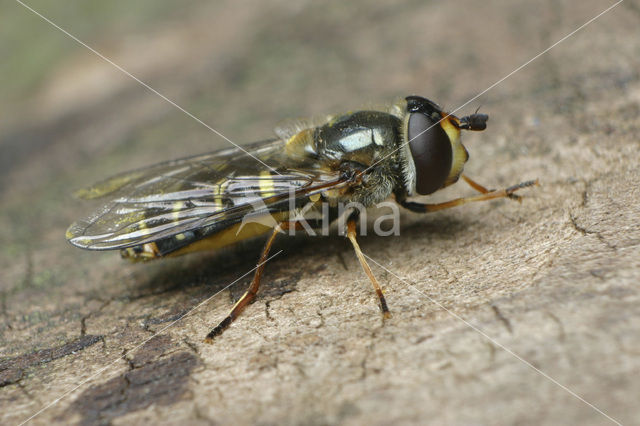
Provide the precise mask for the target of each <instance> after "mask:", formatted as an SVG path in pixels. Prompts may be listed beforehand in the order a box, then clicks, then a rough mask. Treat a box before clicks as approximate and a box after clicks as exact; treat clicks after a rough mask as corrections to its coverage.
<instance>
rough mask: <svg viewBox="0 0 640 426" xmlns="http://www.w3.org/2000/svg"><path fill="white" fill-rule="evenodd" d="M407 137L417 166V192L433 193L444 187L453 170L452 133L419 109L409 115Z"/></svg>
mask: <svg viewBox="0 0 640 426" xmlns="http://www.w3.org/2000/svg"><path fill="white" fill-rule="evenodd" d="M407 137H408V138H409V139H408V140H409V141H410V142H409V148H410V149H411V156H412V157H413V162H414V164H415V166H416V192H417V193H418V194H420V195H428V194H432V193H434V192H436V191H437V190H438V189H440V188H442V186H443V185H444V183H445V181H446V180H447V177H449V172H450V171H451V160H452V158H453V151H452V149H451V143H450V142H449V136H447V133H446V132H445V131H444V129H443V128H442V126H440V124H439V123H438V120H434V119H432V118H431V117H429V116H427V115H424V114H422V113H418V112H416V113H412V114H411V115H410V116H409V123H408V129H407Z"/></svg>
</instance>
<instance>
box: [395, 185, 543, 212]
mask: <svg viewBox="0 0 640 426" xmlns="http://www.w3.org/2000/svg"><path fill="white" fill-rule="evenodd" d="M471 182H473V181H471ZM474 184H475V182H474ZM476 185H477V184H476ZM533 185H538V180H537V179H536V180H529V181H526V182H522V183H519V184H517V185H513V186H510V187H508V188H505V189H498V190H494V191H489V190H486V189H485V188H484V187H482V186H480V185H478V187H480V188H482V189H485V190H486V191H487V192H484V193H482V194H480V195H476V196H474V197H463V198H456V199H454V200H450V201H445V202H444V203H437V204H422V203H414V202H412V201H407V200H404V199H399V200H398V203H399V204H400V205H401V206H402V207H404V208H406V209H409V210H411V211H413V212H417V213H429V212H435V211H438V210H444V209H449V208H451V207H456V206H461V205H462V204H467V203H471V202H474V201H486V200H493V199H495V198H505V197H506V198H511V196H512V195H513V193H514V192H516V191H517V190H519V189H522V188H526V187H529V186H533ZM472 186H473V185H472ZM474 188H475V187H474ZM476 189H477V188H476ZM477 190H478V191H479V192H482V191H480V190H479V189H477Z"/></svg>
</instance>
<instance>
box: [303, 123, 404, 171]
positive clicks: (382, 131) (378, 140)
mask: <svg viewBox="0 0 640 426" xmlns="http://www.w3.org/2000/svg"><path fill="white" fill-rule="evenodd" d="M400 123H401V122H400V120H399V119H398V118H397V117H395V116H393V115H391V114H388V113H386V112H382V111H357V112H353V113H349V114H345V115H341V116H338V117H335V118H333V119H332V120H329V121H328V122H327V123H325V124H324V125H322V126H318V127H316V128H315V129H314V132H313V140H314V143H315V144H316V152H317V153H318V156H319V158H320V160H324V161H332V162H337V163H343V162H347V161H350V162H354V163H358V164H362V165H364V166H367V167H368V166H370V165H372V164H374V163H375V162H376V161H378V160H380V159H381V158H383V157H384V156H386V155H388V154H389V153H391V152H392V151H393V150H394V149H395V146H396V143H397V140H398V138H399V126H400Z"/></svg>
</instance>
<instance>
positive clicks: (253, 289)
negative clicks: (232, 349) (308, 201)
mask: <svg viewBox="0 0 640 426" xmlns="http://www.w3.org/2000/svg"><path fill="white" fill-rule="evenodd" d="M290 226H296V225H295V223H290V222H282V223H280V224H279V225H278V226H276V227H275V228H273V232H272V233H271V236H270V237H269V239H268V240H267V242H266V243H265V245H264V248H263V249H262V254H261V255H260V260H259V261H258V267H257V268H256V272H255V273H254V275H253V281H251V285H250V286H249V289H248V290H247V291H246V292H245V293H244V294H243V295H242V297H241V298H240V299H238V301H237V302H236V304H235V305H233V308H231V311H229V314H228V315H227V316H226V317H225V319H223V320H222V321H220V323H219V324H218V325H217V326H215V328H214V329H213V330H211V331H210V332H209V334H207V337H205V339H204V341H205V343H213V339H214V338H215V337H216V336H218V335H220V334H222V332H223V331H225V330H226V329H227V328H228V327H229V326H230V325H231V323H232V322H233V321H234V320H235V319H236V318H237V317H238V316H239V315H240V314H241V313H242V311H244V309H245V308H246V307H247V305H248V304H249V303H251V302H252V301H253V299H254V298H255V297H256V294H257V293H258V289H259V288H260V279H261V278H262V273H263V272H264V266H265V263H266V262H267V257H268V256H269V251H270V250H271V246H272V245H273V242H274V241H275V239H276V235H278V232H280V231H282V230H287V229H289V227H290Z"/></svg>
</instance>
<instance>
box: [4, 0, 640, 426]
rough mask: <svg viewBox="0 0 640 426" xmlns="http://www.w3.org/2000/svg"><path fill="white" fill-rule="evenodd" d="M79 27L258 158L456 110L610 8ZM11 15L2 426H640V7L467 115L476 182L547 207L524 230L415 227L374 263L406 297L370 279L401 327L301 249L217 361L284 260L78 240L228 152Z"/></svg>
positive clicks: (323, 250) (167, 20)
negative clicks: (87, 191) (359, 123)
mask: <svg viewBox="0 0 640 426" xmlns="http://www.w3.org/2000/svg"><path fill="white" fill-rule="evenodd" d="M76 3H77V4H76ZM30 4H31V3H30ZM79 4H80V2H75V3H70V4H69V5H68V6H65V7H64V8H62V9H60V8H58V7H57V6H54V4H53V3H51V2H44V1H43V2H33V4H32V6H33V7H34V8H36V9H37V10H39V11H40V12H41V13H43V14H44V15H46V16H48V17H49V18H50V19H52V20H53V21H54V22H56V23H57V24H59V25H61V26H62V27H64V28H65V29H67V30H68V31H70V32H71V33H73V34H75V35H76V36H78V37H79V38H80V39H82V40H83V41H85V42H87V43H89V44H90V45H91V46H93V47H94V48H95V49H97V50H98V51H100V52H102V53H103V54H104V55H106V56H108V57H109V58H110V59H112V60H113V61H115V62H116V63H118V64H119V65H121V66H122V67H123V68H125V69H127V70H128V71H130V72H131V73H133V74H135V75H136V76H137V77H139V78H140V79H142V80H144V81H145V82H147V83H148V84H150V85H151V86H152V87H153V88H154V89H156V90H158V91H159V92H161V93H163V94H164V95H166V96H167V97H169V98H171V99H172V100H174V101H175V102H177V103H178V104H180V105H181V106H183V107H184V108H186V109H187V110H189V111H190V112H192V113H193V114H195V115H196V116H198V117H199V118H201V119H202V120H203V121H204V122H206V123H207V124H209V125H211V126H212V127H214V128H216V129H217V130H219V131H220V132H222V133H223V134H225V135H226V136H228V137H229V138H230V139H232V140H234V141H237V142H239V143H243V142H249V141H252V140H258V139H261V138H264V137H269V136H270V135H271V133H270V132H271V128H272V127H273V126H274V125H275V124H277V122H278V121H279V120H282V119H286V118H292V117H293V118H295V117H299V116H309V115H314V114H322V113H327V112H340V111H344V110H348V109H351V108H357V107H358V106H360V105H362V104H363V103H367V102H381V101H388V100H391V99H393V98H394V97H396V96H404V95H407V94H411V93H416V94H421V95H424V96H427V97H430V98H432V99H434V100H435V101H437V102H439V103H440V104H442V105H444V106H445V107H446V108H447V109H453V108H455V107H457V106H458V105H461V104H463V103H464V102H465V101H466V100H468V99H470V98H471V97H473V96H474V95H475V94H477V93H478V92H480V91H482V90H483V89H485V88H486V87H488V86H490V85H491V84H493V83H494V82H496V81H497V80H499V79H500V78H502V77H503V76H505V75H506V74H508V73H509V72H511V71H512V70H514V69H515V68H516V67H518V66H519V65H521V64H523V63H524V62H526V61H527V60H529V59H530V58H532V57H533V56H534V55H536V54H538V53H539V52H541V51H542V50H544V49H545V48H547V47H548V46H550V45H551V44H552V43H554V42H555V41H557V40H559V39H560V38H562V37H563V36H565V35H567V34H569V33H570V32H571V31H573V30H574V29H576V28H577V27H578V26H579V25H581V24H583V23H584V22H586V21H587V20H589V19H590V18H592V17H594V16H595V15H596V14H598V13H599V12H600V11H602V10H604V9H605V8H606V7H607V6H608V5H610V4H612V3H608V2H601V1H595V0H594V1H583V2H577V1H542V2H525V1H513V2H498V1H488V2H483V3H482V6H479V4H478V2H472V1H455V2H446V3H445V2H427V3H425V4H422V3H420V2H411V1H407V2H402V3H401V4H400V3H399V4H394V5H393V6H392V5H391V4H389V5H375V6H374V5H373V4H369V3H366V4H365V3H363V4H360V2H348V3H346V4H345V2H330V3H327V4H324V5H322V6H321V5H319V4H314V3H300V4H296V5H292V4H291V2H273V3H272V2H269V3H265V2H256V4H254V5H252V6H251V7H249V6H248V5H247V4H246V3H244V2H231V1H228V2H221V3H218V4H216V5H210V4H208V2H198V1H193V2H190V3H187V4H185V5H181V7H180V9H176V6H174V5H171V4H166V3H164V2H161V3H157V4H156V3H155V2H139V3H136V7H135V8H134V9H131V8H130V7H129V6H128V3H126V2H113V3H111V2H110V3H109V4H110V5H111V6H110V7H109V8H105V7H97V6H96V7H95V9H94V8H92V7H86V8H79V7H78V5H79ZM3 7H5V8H6V9H7V14H9V15H11V17H12V18H13V20H12V22H15V24H12V26H9V27H6V29H5V30H4V31H5V32H6V34H7V35H8V37H3V39H2V41H0V47H1V48H2V49H0V50H2V51H5V52H16V53H15V54H14V55H9V56H8V58H9V59H7V61H6V63H5V65H3V66H2V68H0V72H1V73H2V74H3V75H2V81H4V85H3V86H4V87H3V89H2V94H3V96H1V97H0V99H2V100H1V101H0V110H1V111H2V113H1V114H0V150H1V151H2V156H1V160H0V166H1V167H2V169H1V173H0V191H1V192H0V239H1V241H2V247H1V248H0V253H1V255H0V292H1V293H0V357H1V358H0V407H1V409H0V423H2V424H18V423H20V422H22V421H24V420H26V419H27V418H29V417H30V416H32V415H33V414H36V413H37V412H38V411H39V410H41V409H42V408H45V407H47V405H48V404H50V403H51V402H53V401H55V400H56V399H58V398H60V397H62V398H61V399H60V401H59V402H57V403H55V404H53V405H52V406H50V407H49V408H47V409H46V410H45V411H43V412H41V413H40V414H38V415H37V416H36V417H35V418H33V419H32V420H31V424H49V423H51V422H52V421H53V422H58V423H78V424H95V423H101V424H108V423H113V424H132V423H138V424H156V425H158V424H177V423H179V424H209V423H211V424H231V423H233V424H250V423H259V424H335V423H341V424H354V425H355V424H388V423H391V422H394V423H405V424H424V423H430V424H453V425H457V424H496V425H500V424H536V425H537V424H578V423H579V424H593V425H599V424H610V423H612V420H611V419H615V420H617V421H619V422H621V423H623V424H634V423H638V422H640V410H639V409H638V403H637V401H638V395H640V382H639V381H638V379H637V378H638V377H640V303H639V301H640V300H639V299H640V291H639V287H638V283H639V282H640V245H639V243H640V225H639V223H638V222H639V220H638V219H639V218H640V193H639V192H640V190H639V189H638V182H639V181H640V172H639V171H638V164H640V154H639V153H640V143H639V139H638V138H639V136H638V135H639V134H640V118H639V112H640V81H639V79H638V73H639V71H638V70H640V60H639V59H638V58H640V37H639V36H640V32H639V31H638V27H639V25H638V24H639V22H640V4H639V3H638V2H637V1H631V0H627V1H625V2H623V3H622V4H621V5H620V6H618V7H617V8H615V9H614V10H613V11H611V12H610V13H608V14H606V15H605V16H603V17H602V18H600V19H598V20H596V21H595V22H594V23H592V24H591V25H589V26H587V27H586V28H584V29H583V30H582V31H580V32H578V33H577V34H576V35H574V36H572V37H571V38H569V39H568V40H566V41H565V42H563V43H561V44H560V45H558V46H557V47H555V48H554V49H553V50H551V51H550V52H548V53H547V54H545V55H543V56H542V57H540V58H539V59H537V60H536V61H534V62H533V63H531V64H530V65H529V66H527V67H525V68H524V69H522V70H521V71H519V72H517V73H516V74H514V75H513V76H511V77H510V78H509V79H507V80H506V81H504V82H503V83H501V84H500V85H498V86H497V87H495V88H494V89H492V90H491V91H489V92H488V93H487V94H485V95H484V96H482V97H481V98H479V99H478V100H477V101H474V102H472V103H471V104H469V105H467V106H466V107H464V108H463V110H462V111H461V113H467V114H468V113H471V112H473V111H474V110H475V109H476V108H477V107H479V106H481V111H482V112H484V113H487V114H489V115H490V121H489V127H488V129H487V130H486V131H485V132H483V133H477V134H472V135H468V134H467V135H465V136H466V139H465V141H466V146H467V148H468V150H469V152H470V155H471V159H470V162H469V163H468V166H467V168H466V171H467V173H468V174H469V176H471V177H473V178H474V179H476V180H478V181H479V182H481V183H483V184H485V185H487V186H490V187H501V186H505V185H510V184H514V183H517V182H520V181H522V180H527V179H533V178H539V179H540V183H541V186H540V187H538V188H534V189H532V190H527V191H526V193H524V195H526V197H525V199H524V200H523V202H522V203H521V204H519V203H516V202H509V201H494V202H490V203H483V204H479V205H468V206H464V207H462V208H458V209H455V210H449V211H444V212H440V213H437V214H431V215H429V216H419V215H416V214H411V213H403V216H402V219H403V224H402V228H401V236H399V237H390V238H381V237H375V236H368V237H366V238H362V239H361V241H360V243H361V246H362V249H363V251H364V253H365V254H367V255H368V256H370V257H371V258H372V259H374V260H375V261H377V262H379V263H380V265H382V266H383V267H384V268H386V269H387V270H388V271H386V270H385V269H382V268H380V267H379V266H374V265H372V266H373V269H374V273H375V274H376V275H377V276H378V277H379V279H380V281H381V283H382V285H383V287H384V288H385V291H386V297H387V301H388V303H389V307H390V309H391V311H392V313H393V318H392V319H391V320H388V321H385V322H384V323H383V321H382V319H381V316H380V313H379V310H378V307H377V304H376V301H377V300H376V297H375V295H374V294H373V291H372V289H371V286H370V284H369V282H368V281H367V279H366V277H365V276H364V274H363V272H362V271H361V269H360V267H359V265H358V263H357V259H356V258H355V256H354V254H353V252H352V250H351V249H350V247H349V244H348V241H346V239H343V238H340V237H337V236H336V237H330V238H314V239H311V238H310V239H307V240H299V239H296V240H281V241H280V242H279V243H278V244H279V247H280V248H281V249H283V250H284V252H283V253H282V254H281V255H279V256H277V257H276V258H275V259H273V260H272V261H271V262H270V263H269V264H268V265H267V270H266V274H265V279H264V282H265V284H266V285H265V287H264V288H263V291H262V292H261V294H260V296H259V297H258V299H257V301H256V302H255V303H254V304H253V305H251V306H250V307H249V308H248V309H247V311H246V312H245V314H244V315H243V316H242V317H241V318H240V319H239V320H238V321H237V322H236V323H235V324H234V325H233V326H232V327H231V328H230V329H229V330H227V331H226V332H225V333H224V334H223V335H222V336H221V337H219V338H218V339H217V340H216V341H215V343H214V344H213V345H205V344H204V343H202V339H203V337H204V336H205V334H206V333H207V331H208V330H209V329H210V327H212V326H213V325H215V323H216V322H217V321H218V320H219V319H221V318H222V317H223V316H224V315H225V313H226V312H227V310H228V309H229V307H230V306H231V304H232V303H233V300H235V299H236V298H237V297H239V295H240V294H241V293H242V291H243V289H244V288H245V286H246V285H247V283H248V281H249V278H248V277H246V278H243V279H240V281H239V282H238V283H236V284H234V285H233V286H232V287H231V288H230V289H229V290H224V291H221V290H223V289H224V288H225V287H226V286H227V285H228V284H230V283H232V282H233V281H235V280H237V279H238V278H239V277H241V276H242V275H243V274H245V273H246V272H247V271H249V270H250V269H251V268H252V267H253V266H254V264H255V259H257V255H258V250H259V246H260V243H258V244H257V245H255V246H248V247H245V248H243V249H241V250H239V251H235V252H231V253H222V254H205V255H194V256H187V257H183V258H178V259H173V260H171V261H166V262H157V263H150V264H144V265H131V264H128V263H125V262H122V261H121V260H120V259H119V256H118V254H117V253H111V252H106V253H91V252H85V251H82V250H79V249H75V248H73V247H71V246H70V245H68V244H67V243H66V241H65V239H64V232H65V229H66V227H67V226H68V225H69V224H70V223H71V222H72V221H73V220H75V219H77V218H78V217H81V216H83V215H85V214H87V213H89V212H90V211H91V210H92V209H93V208H94V207H95V205H92V204H90V203H83V202H80V201H77V200H74V199H72V198H71V196H70V194H71V192H72V191H73V190H76V189H78V188H80V187H82V186H84V185H86V184H89V183H91V182H93V181H97V180H100V179H102V178H104V177H106V176H108V175H110V174H113V173H116V172H119V171H124V170H127V169H130V168H135V167H139V166H142V165H146V164H150V163H153V162H157V161H162V160H166V159H170V158H175V157H179V156H184V155H189V154H195V153H199V152H206V151H211V150H214V149H217V148H220V147H224V146H227V145H226V142H225V141H224V140H222V139H221V138H219V137H218V136H216V135H214V134H213V133H211V132H210V131H209V130H208V129H207V128H206V127H204V126H202V125H201V124H199V123H197V122H196V121H194V120H193V119H191V118H189V117H187V116H185V115H184V114H183V113H182V112H180V111H178V110H177V109H175V108H174V107H172V106H171V105H170V104H168V103H167V102H166V101H164V100H162V99H161V98H159V97H158V96H157V95H155V94H153V93H151V92H149V91H148V90H147V89H145V88H144V87H141V86H140V85H139V84H138V83H136V82H135V81H133V80H131V79H130V78H129V77H127V76H125V75H123V74H122V73H121V72H119V71H118V70H117V69H115V68H114V67H113V66H111V65H109V64H107V63H106V62H104V61H103V60H101V59H100V58H98V57H96V56H95V55H94V54H92V53H91V52H89V51H88V50H87V49H85V48H84V47H82V46H80V45H78V44H77V43H75V42H74V41H72V40H70V39H69V38H68V37H66V36H65V35H64V34H62V33H60V32H59V31H57V30H56V29H55V28H53V27H51V26H50V25H49V24H47V23H46V22H44V21H42V20H41V19H40V18H38V17H37V16H35V15H33V14H32V13H31V12H29V11H28V10H26V9H25V8H23V7H22V6H20V5H19V4H17V3H15V4H11V3H10V2H9V3H8V4H7V5H6V6H3ZM4 56H6V55H4ZM470 193H471V190H470V189H469V188H467V187H465V186H464V184H459V185H456V186H455V187H454V188H452V189H451V190H447V192H446V194H443V195H438V199H446V198H448V197H452V196H458V195H461V194H470ZM219 291H221V293H220V294H218V295H217V296H215V297H213V298H212V299H211V300H209V301H207V302H206V303H204V304H203V305H202V306H198V305H199V304H200V303H202V302H204V301H205V300H206V299H207V298H209V297H210V296H212V295H214V294H216V292H219ZM196 307H198V308H197V309H195V310H194V311H192V309H194V308H196ZM185 313H189V315H188V316H186V317H185V318H182V319H181V320H180V321H178V322H176V323H174V321H176V320H177V319H179V318H180V317H181V316H182V315H184V314H185ZM167 327H168V328H167ZM149 339H150V340H149ZM78 385H80V386H79V387H77V386H78ZM76 387H77V389H75V388H76ZM72 389H75V390H73V391H72V392H69V391H71V390H72ZM68 392H69V393H68ZM598 410H601V412H599V411H598ZM607 416H609V417H610V418H608V417H607Z"/></svg>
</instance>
